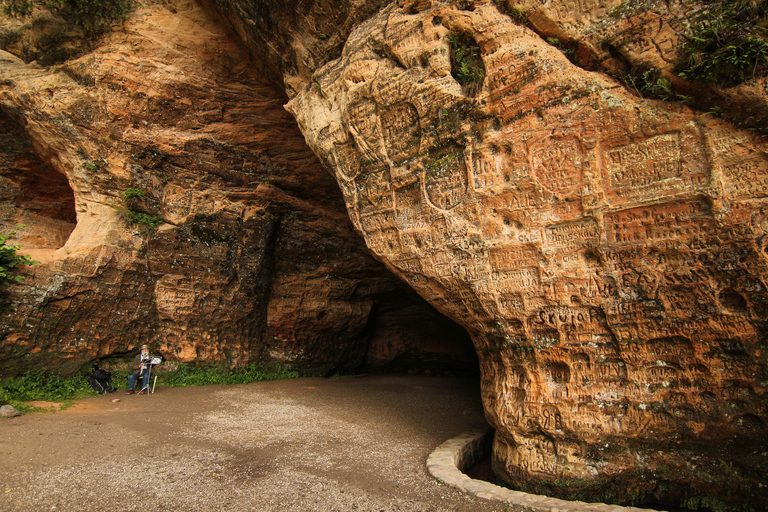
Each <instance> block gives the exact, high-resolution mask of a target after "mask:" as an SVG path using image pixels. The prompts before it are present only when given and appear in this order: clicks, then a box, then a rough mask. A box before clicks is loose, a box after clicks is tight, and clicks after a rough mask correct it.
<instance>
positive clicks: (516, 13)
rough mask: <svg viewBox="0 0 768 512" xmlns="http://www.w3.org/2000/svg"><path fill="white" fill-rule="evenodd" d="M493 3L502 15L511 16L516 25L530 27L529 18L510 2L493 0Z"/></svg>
mask: <svg viewBox="0 0 768 512" xmlns="http://www.w3.org/2000/svg"><path fill="white" fill-rule="evenodd" d="M493 3H494V4H496V8H497V9H498V10H499V12H500V13H502V14H506V15H507V16H509V17H510V18H511V19H512V21H514V22H515V23H516V24H518V25H523V26H527V25H528V16H526V15H525V11H524V10H522V9H520V8H519V7H516V6H514V5H511V3H510V2H509V0H493Z"/></svg>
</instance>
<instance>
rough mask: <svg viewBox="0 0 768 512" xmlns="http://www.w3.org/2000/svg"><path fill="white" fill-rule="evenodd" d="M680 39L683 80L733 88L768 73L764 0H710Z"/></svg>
mask: <svg viewBox="0 0 768 512" xmlns="http://www.w3.org/2000/svg"><path fill="white" fill-rule="evenodd" d="M684 36H685V39H686V45H685V50H684V59H683V61H682V62H681V63H680V64H678V65H677V67H676V72H677V73H678V74H679V75H680V76H682V77H683V78H690V79H694V80H706V81H709V82H715V83H719V84H721V85H725V86H733V85H738V84H740V83H741V82H743V81H745V80H749V79H751V78H754V77H758V76H763V75H765V74H766V73H768V0H735V1H734V0H710V1H709V2H707V6H706V7H705V8H704V9H703V10H702V11H700V12H699V13H698V14H697V15H696V16H695V17H694V19H693V22H692V23H691V25H690V26H689V28H688V30H687V31H686V33H685V34H684Z"/></svg>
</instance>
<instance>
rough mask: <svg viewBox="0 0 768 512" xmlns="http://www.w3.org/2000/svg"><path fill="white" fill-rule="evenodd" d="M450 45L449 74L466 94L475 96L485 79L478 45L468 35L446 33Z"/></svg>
mask: <svg viewBox="0 0 768 512" xmlns="http://www.w3.org/2000/svg"><path fill="white" fill-rule="evenodd" d="M448 43H449V44H450V45H451V50H452V51H451V75H452V76H453V78H455V79H456V81H457V82H459V84H461V86H462V88H463V89H464V92H465V93H466V94H467V95H468V96H475V95H476V94H477V93H478V92H479V91H480V87H481V86H482V84H483V80H484V79H485V65H484V64H483V59H482V57H481V53H480V47H479V46H478V45H477V43H476V42H475V40H474V39H473V38H472V37H471V36H468V35H457V34H448Z"/></svg>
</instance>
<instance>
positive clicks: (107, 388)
mask: <svg viewBox="0 0 768 512" xmlns="http://www.w3.org/2000/svg"><path fill="white" fill-rule="evenodd" d="M110 378H112V374H111V373H109V372H108V371H106V370H102V369H101V368H99V364H98V363H94V364H93V371H92V372H91V376H90V377H89V378H88V384H90V385H91V387H92V388H93V389H95V390H96V391H97V392H99V393H101V394H102V395H106V394H107V393H112V392H114V391H117V388H115V387H113V386H112V385H111V384H110V383H109V379H110Z"/></svg>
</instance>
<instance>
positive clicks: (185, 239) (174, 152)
mask: <svg viewBox="0 0 768 512" xmlns="http://www.w3.org/2000/svg"><path fill="white" fill-rule="evenodd" d="M51 19H58V20H59V23H58V24H55V23H54V25H55V26H60V27H71V26H72V25H71V24H68V23H65V21H64V20H62V19H60V18H56V17H54V16H53V15H51V14H50V13H48V12H45V11H36V12H35V13H34V14H33V15H32V16H31V18H27V19H21V20H12V19H9V20H8V24H7V25H6V26H5V27H6V28H5V29H4V30H6V31H5V32H4V33H3V39H2V40H3V41H5V43H6V46H5V47H6V48H7V49H8V50H9V51H8V52H0V60H1V62H0V65H1V66H2V67H1V68H0V74H1V76H2V84H1V85H0V105H1V106H2V109H0V133H2V136H3V144H2V156H1V157H0V166H1V167H0V190H1V191H2V192H1V193H2V196H1V197H0V216H1V222H2V225H3V229H4V230H10V229H12V228H13V227H14V226H18V225H21V227H19V228H18V229H17V232H16V238H15V241H16V242H18V243H19V244H21V246H22V251H23V252H25V253H27V254H30V255H31V256H32V257H33V258H34V259H35V260H37V261H40V262H41V264H40V265H38V266H35V267H30V268H27V269H25V271H26V272H27V279H26V281H25V283H24V284H23V285H16V286H14V287H12V288H11V289H10V290H9V293H11V295H12V297H11V298H13V299H15V300H16V301H17V302H18V304H17V307H16V311H15V312H10V313H6V314H4V315H3V317H2V324H3V327H2V340H3V341H2V344H0V347H1V348H0V350H1V352H0V354H2V355H1V356H0V357H1V358H2V361H3V368H4V371H3V373H4V374H6V375H7V374H9V373H10V374H12V373H14V372H18V371H20V370H23V369H24V368H26V367H28V366H31V365H35V364H45V365H47V366H48V367H52V368H58V369H61V370H64V371H74V370H76V369H77V368H79V367H80V366H81V365H83V364H87V363H88V361H90V360H92V359H94V358H109V357H112V356H116V355H117V356H120V355H122V354H126V353H128V352H130V351H132V350H134V349H135V347H137V346H139V345H141V344H143V343H150V344H151V345H152V347H153V351H155V352H158V353H161V354H163V355H164V356H165V357H167V358H169V359H175V360H179V361H182V362H195V363H220V364H225V365H228V366H229V365H231V366H244V365H248V364H251V363H260V364H261V363H274V362H279V363H285V364H291V365H293V366H295V367H296V368H299V369H304V370H308V371H312V372H319V373H327V372H334V371H354V370H355V369H360V368H364V369H377V368H378V369H381V368H387V367H389V366H390V365H392V364H394V365H395V366H397V367H398V368H401V369H407V368H409V367H410V366H409V363H407V361H408V360H411V359H412V360H414V361H417V362H419V363H420V364H421V365H422V368H432V369H436V370H441V369H449V370H450V369H454V370H456V369H458V370H462V371H464V370H466V371H472V370H473V366H474V370H475V371H476V368H477V362H476V361H477V360H476V358H475V356H474V351H473V349H472V347H471V344H470V343H469V341H468V338H467V335H466V333H463V334H462V332H461V330H460V328H459V332H458V334H457V331H456V329H457V327H456V326H455V324H453V323H452V322H451V321H449V320H447V319H446V318H444V317H443V316H442V315H440V314H439V313H437V312H436V311H435V309H434V308H433V307H431V306H429V305H428V304H427V303H425V302H424V301H423V299H421V298H419V297H418V296H417V295H416V294H415V293H414V292H412V291H411V290H410V289H408V288H407V287H406V286H404V285H403V284H401V283H400V282H398V280H397V279H395V278H394V277H393V276H392V275H391V274H389V273H388V272H386V271H385V270H384V269H383V267H382V266H381V264H379V263H378V262H376V261H375V260H374V259H373V258H371V256H370V255H369V253H368V251H367V249H366V248H365V246H364V245H363V243H362V242H361V240H360V239H359V237H358V236H357V235H356V234H355V233H354V232H353V230H352V226H351V225H350V223H349V220H348V217H347V214H346V210H345V207H344V203H343V201H342V198H341V195H340V194H339V191H338V187H337V185H336V184H335V182H334V180H333V178H332V177H331V176H330V175H329V174H328V173H327V172H326V171H325V170H324V169H323V168H322V166H321V164H320V162H319V161H318V160H317V158H316V157H315V155H313V154H312V152H311V150H310V149H309V148H308V147H307V146H306V144H305V142H304V139H303V137H302V135H301V133H300V132H299V131H298V129H297V127H296V123H295V121H294V120H293V119H292V118H291V116H290V115H289V114H288V113H287V112H286V111H285V110H284V108H283V104H284V103H285V101H286V98H285V97H284V95H283V94H282V93H280V92H279V90H277V89H276V88H275V87H274V86H273V85H272V84H271V83H270V82H269V81H267V80H266V79H265V78H264V76H265V75H266V72H265V71H264V69H265V66H263V65H262V64H260V62H259V61H258V60H256V59H255V58H253V57H252V56H251V55H249V53H248V52H247V51H246V50H245V49H244V47H243V46H242V44H241V43H240V42H238V41H237V40H236V39H235V38H233V37H232V36H231V34H230V33H229V32H227V30H226V28H225V24H224V23H222V22H221V20H219V19H218V18H217V16H216V15H215V14H213V13H212V12H210V11H208V10H205V9H203V8H202V7H201V6H200V5H198V4H196V3H194V2H185V1H181V2H170V3H169V2H158V3H151V2H150V3H148V4H145V5H141V6H139V7H138V8H137V10H136V11H135V12H133V13H132V15H131V17H130V19H129V20H127V22H126V23H125V24H124V25H123V26H121V27H119V28H116V29H115V30H114V31H113V32H111V33H110V34H108V35H105V36H103V37H102V38H97V39H93V40H90V41H89V42H88V44H85V43H82V41H81V42H80V43H77V41H78V39H77V37H76V36H77V35H78V34H77V33H75V34H70V32H63V33H61V34H59V35H60V37H59V38H58V39H56V38H52V37H51V36H50V34H49V33H48V32H45V31H42V30H41V29H40V28H39V27H40V26H41V25H42V26H45V27H50V26H51V23H52V22H50V20H51ZM41 20H42V21H41ZM52 39H53V40H55V41H58V45H59V47H60V48H59V49H60V50H61V49H63V48H70V50H68V51H67V52H66V54H64V55H59V54H57V53H56V52H55V51H54V50H55V49H56V48H51V44H52V43H51V40H52ZM61 41H69V42H68V43H62V42H61ZM54 46H55V45H54ZM10 52H14V53H10ZM57 55H58V57H57ZM31 59H37V60H31ZM51 59H53V60H52V61H51ZM27 61H30V62H27ZM158 222H159V223H160V224H159V225H156V226H155V224H157V223H158ZM153 226H154V227H153ZM434 340H443V341H444V342H445V343H438V342H436V341H434ZM403 358H404V359H403ZM473 358H475V359H474V362H473ZM404 360H405V361H406V362H404V363H403V362H402V361H404Z"/></svg>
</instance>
